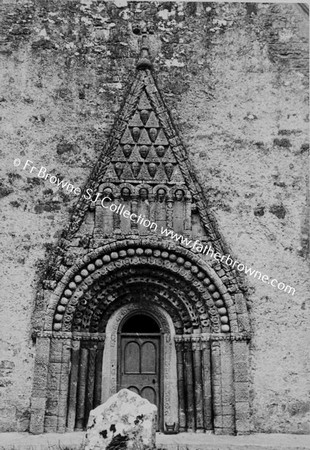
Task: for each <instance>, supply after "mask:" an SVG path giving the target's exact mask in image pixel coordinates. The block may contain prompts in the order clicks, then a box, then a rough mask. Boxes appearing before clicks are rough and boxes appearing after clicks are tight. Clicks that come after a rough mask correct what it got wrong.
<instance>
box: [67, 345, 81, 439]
mask: <svg viewBox="0 0 310 450" xmlns="http://www.w3.org/2000/svg"><path fill="white" fill-rule="evenodd" d="M80 342H81V341H76V340H73V341H72V344H71V345H72V348H71V371H70V383H69V396H68V417H67V431H74V427H75V419H76V401H77V386H78V377H79V362H80Z"/></svg>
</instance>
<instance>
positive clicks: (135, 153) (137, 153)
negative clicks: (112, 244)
mask: <svg viewBox="0 0 310 450" xmlns="http://www.w3.org/2000/svg"><path fill="white" fill-rule="evenodd" d="M104 183H110V184H111V183H112V185H114V186H115V192H116V193H117V192H118V194H117V196H119V197H120V198H121V189H122V186H123V185H124V184H125V183H127V184H128V186H129V187H128V189H129V191H130V192H131V194H133V193H134V192H135V191H136V190H137V186H138V185H139V186H140V185H143V184H145V185H148V195H151V196H153V197H154V198H155V197H156V195H157V194H156V192H157V190H156V186H157V185H159V184H161V185H167V187H168V189H167V190H166V193H168V197H169V198H170V197H171V198H172V201H174V198H173V196H175V192H176V190H177V189H179V190H180V189H181V190H182V192H183V194H184V195H183V198H184V199H185V198H189V197H190V198H191V202H192V206H191V208H190V209H191V210H192V211H196V212H195V214H196V216H197V217H196V219H195V220H194V219H193V217H187V219H186V221H187V226H185V228H184V231H187V230H186V227H187V228H188V227H189V225H188V222H193V221H194V222H196V223H197V220H198V222H199V223H200V225H199V226H198V229H199V232H200V233H202V237H201V238H205V239H207V240H208V241H209V242H214V247H215V248H217V249H220V248H221V243H220V242H221V240H220V237H219V234H218V232H217V231H216V229H215V226H214V222H213V220H212V219H211V218H210V213H209V212H208V205H207V202H206V199H205V198H204V195H203V192H202V189H201V187H200V185H199V183H198V181H197V178H196V176H195V174H194V172H193V170H192V167H191V165H190V162H189V160H188V155H187V152H186V150H185V148H184V146H183V145H182V142H181V139H180V138H179V136H178V134H177V132H176V130H175V127H174V126H173V123H172V120H171V118H170V114H169V111H168V109H167V107H166V106H165V103H164V101H163V98H162V96H161V94H160V92H159V89H158V87H157V84H156V82H155V79H154V77H153V73H152V70H151V68H150V66H148V65H146V66H142V67H140V68H139V69H138V70H137V72H136V76H135V79H134V81H133V84H132V87H131V89H130V93H129V94H128V96H127V98H126V99H125V102H124V106H123V108H122V110H121V112H120V114H119V116H118V118H117V119H116V121H115V124H114V127H113V129H112V132H111V135H110V138H109V140H108V142H107V144H106V147H105V149H104V151H103V152H102V154H101V156H100V158H99V161H98V162H97V164H96V165H95V167H94V170H93V172H92V174H91V176H90V178H89V180H88V182H87V184H86V186H85V188H84V191H83V192H82V195H81V197H80V199H79V201H78V204H77V206H76V210H75V212H74V214H73V217H72V221H71V224H70V227H69V230H68V231H69V232H68V234H67V237H68V238H70V236H73V235H74V234H75V233H76V232H77V231H78V230H79V228H80V225H81V223H82V221H83V220H84V219H83V218H84V216H85V214H86V212H87V211H88V209H89V204H90V201H91V200H90V198H89V195H88V196H87V198H86V195H85V192H87V190H88V192H92V194H93V197H94V196H96V194H97V192H98V188H99V186H101V185H104ZM149 187H150V188H149ZM149 191H150V192H149ZM135 194H137V192H135ZM184 201H185V200H184ZM193 205H195V207H193ZM158 208H159V207H158ZM158 208H157V209H158ZM173 208H174V209H173V212H172V215H177V216H180V217H181V216H182V214H184V220H185V209H184V211H183V213H182V212H181V209H180V207H178V206H175V207H173ZM155 209H156V208H155ZM159 209H160V208H159ZM153 210H154V208H153ZM149 213H150V214H151V211H149ZM158 214H159V213H158ZM165 214H166V217H168V215H169V214H170V215H171V213H169V212H166V213H165ZM165 214H164V213H163V212H161V215H160V214H159V216H160V217H164V215H165ZM167 214H168V215H167ZM187 214H189V209H187ZM159 216H158V217H159ZM161 220H162V219H161ZM178 220H179V219H178ZM173 223H174V219H173V217H172V219H171V218H170V221H168V220H166V224H167V226H168V227H169V226H170V227H173ZM180 228H182V227H181V226H178V229H179V230H180ZM190 228H191V226H190ZM196 228H197V227H196ZM97 231H98V227H97ZM135 231H136V229H135ZM105 234H106V233H105Z"/></svg>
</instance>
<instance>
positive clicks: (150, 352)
mask: <svg viewBox="0 0 310 450" xmlns="http://www.w3.org/2000/svg"><path fill="white" fill-rule="evenodd" d="M120 350H121V351H120V363H119V373H120V389H123V388H126V389H129V390H131V391H133V392H136V393H137V394H139V395H141V397H142V398H146V399H147V400H149V401H150V402H151V403H153V404H155V405H156V406H157V411H158V413H157V419H158V424H159V423H160V422H159V420H160V417H159V416H160V336H159V335H157V336H156V335H154V334H153V335H150V334H149V335H146V334H144V333H134V334H121V348H120Z"/></svg>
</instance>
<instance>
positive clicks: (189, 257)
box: [44, 239, 250, 335]
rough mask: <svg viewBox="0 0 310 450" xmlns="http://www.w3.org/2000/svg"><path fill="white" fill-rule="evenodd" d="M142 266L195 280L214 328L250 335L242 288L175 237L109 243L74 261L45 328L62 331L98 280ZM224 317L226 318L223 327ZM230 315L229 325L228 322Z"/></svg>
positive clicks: (52, 303)
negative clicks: (65, 319)
mask: <svg viewBox="0 0 310 450" xmlns="http://www.w3.org/2000/svg"><path fill="white" fill-rule="evenodd" d="M139 265H144V266H145V265H146V266H150V267H151V268H156V270H159V269H160V270H163V271H166V272H169V273H171V274H172V275H173V276H179V277H180V278H182V279H183V280H185V281H186V282H187V283H189V285H190V286H191V289H192V290H196V295H199V296H201V297H203V298H204V301H205V305H206V307H207V309H208V313H209V316H210V317H213V318H214V323H213V330H212V331H213V332H221V331H222V332H224V333H226V332H232V333H242V334H244V335H248V334H249V331H250V330H249V320H248V315H247V308H246V302H245V299H244V297H243V295H242V294H241V293H240V292H238V291H237V292H234V293H233V294H230V292H229V291H228V289H227V287H226V286H225V285H224V283H223V281H222V280H221V278H220V277H219V276H218V274H217V273H216V271H215V270H214V269H213V268H212V267H211V266H210V264H209V263H208V262H207V261H205V260H203V259H202V258H201V257H198V256H197V255H195V254H194V253H193V252H191V251H189V250H187V249H185V248H182V247H180V246H178V247H177V246H176V245H173V244H172V243H171V242H167V241H166V242H165V241H163V242H160V243H158V242H157V243H156V244H155V243H154V242H145V241H144V240H142V239H137V240H134V241H128V240H122V241H118V242H115V243H112V244H107V245H105V246H102V247H100V248H98V249H96V250H95V251H93V252H90V253H88V254H87V255H85V256H84V257H83V258H82V259H81V260H80V261H78V262H77V263H76V264H75V265H74V266H72V267H71V268H70V269H69V270H68V271H67V272H66V273H65V275H64V276H63V277H62V279H61V280H60V281H59V283H58V285H57V287H56V289H55V291H54V293H53V294H52V295H51V299H50V302H49V305H48V309H47V314H46V316H45V323H44V329H45V330H46V331H48V330H50V331H51V330H54V331H60V330H62V329H63V326H62V318H63V316H64V315H65V314H66V313H67V311H68V308H69V311H71V312H72V311H73V310H74V307H75V306H76V305H77V304H78V299H79V298H81V297H83V295H85V292H87V291H88V290H89V289H90V287H91V286H93V285H94V284H95V282H96V281H97V280H99V279H104V277H105V276H107V275H108V274H112V273H114V272H116V271H117V270H120V269H123V270H124V269H125V268H128V267H135V266H136V267H137V266H139ZM236 304H237V307H236ZM225 310H226V311H225ZM223 313H224V314H223ZM225 314H227V315H225ZM223 316H224V317H225V320H224V323H222V324H221V326H220V325H219V323H221V322H220V321H221V317H223ZM226 317H227V318H228V323H229V325H228V323H225V321H226ZM215 318H217V324H216V320H215ZM67 331H70V330H68V329H67Z"/></svg>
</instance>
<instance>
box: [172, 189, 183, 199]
mask: <svg viewBox="0 0 310 450" xmlns="http://www.w3.org/2000/svg"><path fill="white" fill-rule="evenodd" d="M174 198H175V199H176V200H177V201H178V202H180V201H181V200H183V198H184V191H182V189H177V190H176V191H175V193H174Z"/></svg>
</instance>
